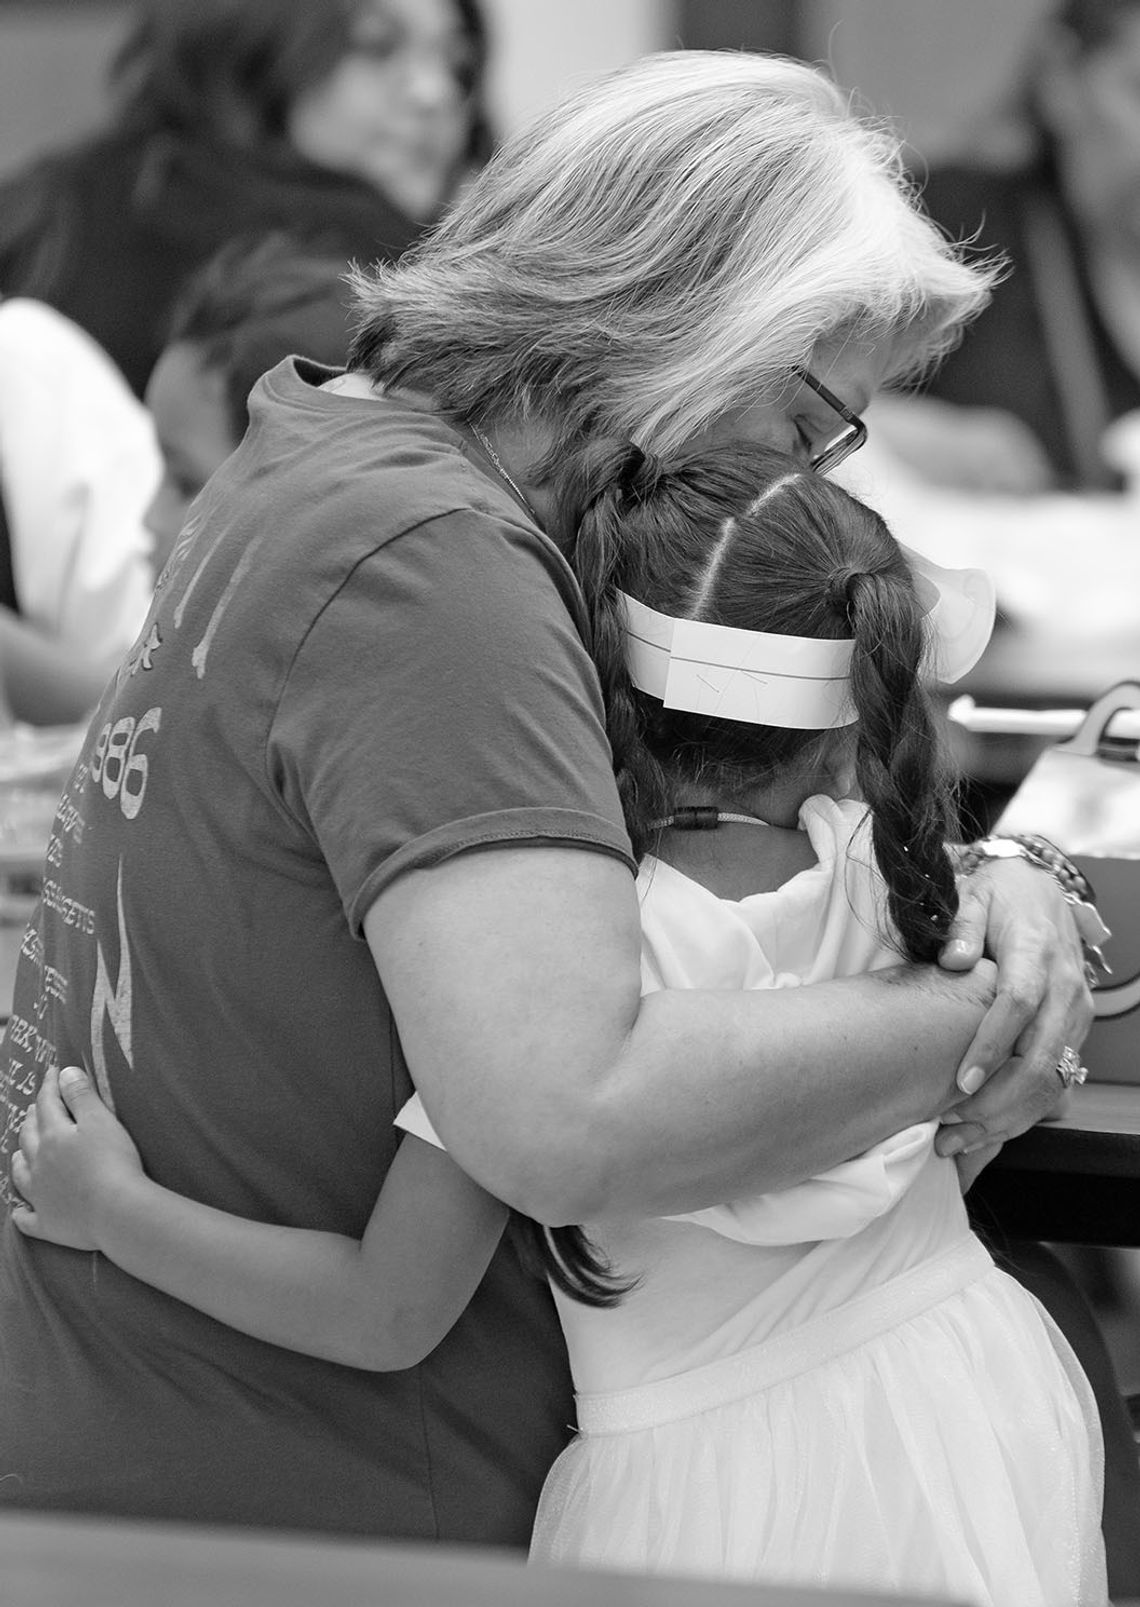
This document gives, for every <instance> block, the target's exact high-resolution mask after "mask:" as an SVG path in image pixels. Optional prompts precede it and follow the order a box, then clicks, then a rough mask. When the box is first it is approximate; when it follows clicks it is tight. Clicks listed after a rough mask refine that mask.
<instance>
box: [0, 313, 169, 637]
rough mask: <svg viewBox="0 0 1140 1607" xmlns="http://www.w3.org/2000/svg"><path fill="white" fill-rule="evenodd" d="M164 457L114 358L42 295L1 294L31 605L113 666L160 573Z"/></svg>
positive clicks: (53, 629) (11, 470) (0, 426)
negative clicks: (155, 506)
mask: <svg viewBox="0 0 1140 1607" xmlns="http://www.w3.org/2000/svg"><path fill="white" fill-rule="evenodd" d="M160 473H161V464H160V459H159V455H158V447H157V444H156V442H155V440H154V431H153V429H152V426H151V423H150V417H149V415H148V413H147V411H146V409H145V408H144V407H143V405H142V403H141V402H139V401H138V400H137V399H136V397H135V396H134V395H133V394H132V392H131V390H130V388H129V387H128V385H127V383H126V381H125V380H124V379H123V377H122V376H121V375H120V373H119V371H118V369H117V368H116V367H115V365H114V364H113V363H112V362H111V360H110V358H109V357H108V356H107V355H106V353H105V352H104V351H103V349H102V347H101V346H99V345H97V344H96V342H95V341H93V340H92V339H91V337H90V336H89V335H87V334H86V333H85V332H84V331H83V330H82V329H80V328H79V327H78V326H77V325H75V324H73V323H72V322H71V321H70V320H69V319H67V318H64V317H62V316H61V315H60V314H59V313H57V312H56V311H55V310H54V309H53V308H51V307H48V306H45V305H44V304H42V303H41V302H37V301H28V300H25V299H23V298H21V297H14V298H13V299H12V300H10V301H3V302H0V484H2V485H3V488H4V503H5V508H6V510H7V516H8V528H9V535H10V540H11V547H12V572H13V576H14V579H15V586H16V595H17V597H18V598H19V604H20V613H21V615H22V616H23V617H24V618H25V619H26V620H28V621H29V622H30V623H32V624H34V625H36V626H38V627H39V628H40V629H41V630H42V631H44V633H45V634H46V635H48V636H50V637H54V638H55V639H57V640H58V641H60V642H63V643H66V644H67V645H69V646H71V647H74V648H76V649H78V650H79V651H81V652H83V653H85V654H86V655H88V657H89V658H90V660H91V661H92V662H93V663H98V664H103V663H105V664H106V665H107V666H108V668H110V667H111V666H112V665H113V664H114V663H115V662H116V661H117V660H118V659H119V658H120V657H121V655H122V654H123V653H124V652H125V651H126V650H127V648H128V647H129V646H130V645H131V643H132V642H133V641H134V638H135V636H136V634H137V632H138V629H139V627H140V625H141V624H142V621H143V619H144V617H145V615H146V611H147V608H148V606H149V602H150V596H151V591H152V588H153V584H154V577H153V574H152V571H151V563H150V553H151V539H150V536H149V535H148V534H147V532H146V530H145V528H144V526H143V514H144V512H145V510H146V507H147V505H148V503H149V502H150V499H151V497H152V496H153V494H154V489H155V487H156V486H157V484H158V480H159V475H160Z"/></svg>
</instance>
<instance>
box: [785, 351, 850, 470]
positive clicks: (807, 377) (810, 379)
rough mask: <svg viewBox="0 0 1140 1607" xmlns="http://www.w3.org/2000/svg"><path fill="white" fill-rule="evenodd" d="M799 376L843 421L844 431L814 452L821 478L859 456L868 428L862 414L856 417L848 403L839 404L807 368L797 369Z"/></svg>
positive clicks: (815, 464) (814, 465) (812, 463)
mask: <svg viewBox="0 0 1140 1607" xmlns="http://www.w3.org/2000/svg"><path fill="white" fill-rule="evenodd" d="M796 375H797V377H798V378H799V379H801V380H802V381H803V382H804V384H805V385H810V386H811V388H812V390H813V391H814V392H815V393H816V395H817V396H818V397H819V398H820V399H821V400H822V401H824V402H826V403H827V405H828V407H829V408H830V409H831V411H832V412H833V413H837V414H838V415H839V417H840V418H841V419H842V420H843V427H842V429H840V430H839V431H838V432H837V433H836V434H835V435H832V436H829V437H828V439H827V441H826V442H825V443H824V444H823V446H821V447H820V448H819V449H818V450H817V451H815V452H813V453H812V455H811V458H810V459H809V462H810V464H811V467H812V468H813V469H814V470H815V472H816V473H817V474H827V473H829V472H830V471H831V470H832V469H836V468H838V467H839V465H840V464H841V463H842V462H843V460H844V458H849V457H850V456H851V454H852V452H858V450H859V448H860V447H861V446H862V445H863V443H864V441H865V440H866V439H867V426H866V425H865V424H864V422H863V420H862V419H861V418H860V417H859V415H858V413H853V412H852V411H851V409H850V408H849V407H848V406H847V405H846V403H844V402H841V401H840V400H839V398H838V396H836V394H835V392H834V391H829V390H828V388H827V386H826V385H824V384H822V383H821V382H820V381H819V380H818V379H816V378H815V376H814V374H809V373H808V371H807V369H806V368H797V369H796Z"/></svg>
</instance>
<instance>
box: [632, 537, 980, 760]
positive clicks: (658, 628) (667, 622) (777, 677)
mask: <svg viewBox="0 0 1140 1607" xmlns="http://www.w3.org/2000/svg"><path fill="white" fill-rule="evenodd" d="M903 551H904V552H905V553H906V558H907V561H908V562H909V563H910V565H911V568H912V569H913V571H914V573H915V578H916V580H917V582H918V592H919V596H920V598H921V600H922V602H923V603H924V605H925V612H926V617H927V620H928V623H929V628H930V638H931V654H930V659H931V663H930V669H931V673H932V676H933V678H934V679H937V680H940V681H957V680H959V679H960V678H961V677H962V676H963V675H965V674H966V672H967V670H969V669H972V668H973V666H974V665H975V664H976V663H977V661H978V659H979V658H980V657H981V655H982V652H983V651H984V649H985V646H986V643H987V642H988V641H989V639H990V633H991V631H992V630H993V621H994V611H995V599H994V588H993V583H992V582H991V580H990V578H989V576H988V575H986V574H985V573H984V571H982V570H980V569H943V568H941V567H940V566H939V565H938V564H934V563H931V562H930V560H929V559H927V558H923V557H922V556H921V555H920V554H919V553H915V552H911V551H910V550H909V549H907V548H904V549H903ZM618 596H619V598H620V599H621V603H622V606H623V608H624V611H625V628H626V663H627V665H628V667H629V674H630V679H631V680H632V681H633V684H634V686H636V687H638V688H640V690H641V691H642V692H647V693H648V694H649V696H650V697H654V698H657V700H658V701H659V702H661V703H663V704H664V705H665V707H666V708H667V709H683V710H685V711H687V712H688V713H690V714H706V715H711V716H715V717H716V718H718V719H722V720H743V721H745V722H747V723H748V724H750V725H776V726H785V727H788V728H790V729H792V730H797V731H830V730H833V729H835V728H836V727H838V726H844V725H853V724H854V723H855V721H856V720H857V719H858V715H857V714H856V712H855V706H854V704H853V702H852V700H851V679H850V671H851V655H852V652H853V650H854V647H855V643H854V642H853V641H852V640H850V639H846V640H843V641H833V640H821V639H820V638H818V637H815V636H776V635H772V634H771V633H769V632H767V631H744V630H736V629H734V628H733V627H731V626H728V625H710V624H707V623H705V621H703V620H695V619H673V618H671V617H670V616H669V615H668V614H659V613H658V612H657V610H656V609H653V608H649V607H647V606H646V605H645V604H644V603H640V602H638V601H637V599H636V598H634V597H629V596H627V595H626V593H625V592H619V593H618Z"/></svg>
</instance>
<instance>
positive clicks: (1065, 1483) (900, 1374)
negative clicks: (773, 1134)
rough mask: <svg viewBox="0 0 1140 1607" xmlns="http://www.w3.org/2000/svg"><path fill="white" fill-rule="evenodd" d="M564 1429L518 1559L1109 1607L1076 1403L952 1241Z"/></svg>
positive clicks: (1050, 1339)
mask: <svg viewBox="0 0 1140 1607" xmlns="http://www.w3.org/2000/svg"><path fill="white" fill-rule="evenodd" d="M578 1411H579V1428H580V1433H579V1436H578V1438H577V1439H575V1441H574V1442H573V1443H572V1444H571V1445H570V1446H569V1447H568V1448H567V1450H566V1451H565V1452H564V1453H563V1454H562V1456H561V1457H560V1458H559V1459H558V1461H557V1462H556V1463H555V1464H554V1467H553V1469H552V1470H551V1473H550V1476H549V1478H548V1479H547V1482H546V1486H545V1488H544V1490H543V1493H542V1499H541V1502H540V1505H539V1511H538V1517H537V1520H536V1525H535V1531H534V1539H533V1544H532V1549H531V1560H532V1561H534V1562H540V1563H541V1562H548V1563H557V1564H580V1565H586V1566H593V1567H600V1568H608V1569H635V1570H638V1571H651V1572H663V1573H674V1574H691V1575H710V1576H716V1577H720V1578H730V1579H746V1580H757V1581H766V1582H776V1581H781V1582H789V1583H799V1584H812V1585H822V1586H841V1585H842V1586H848V1587H850V1588H860V1587H861V1588H863V1589H869V1590H891V1589H894V1590H898V1591H900V1592H911V1593H915V1594H922V1593H924V1592H926V1593H930V1594H934V1595H941V1596H944V1597H948V1598H950V1599H951V1600H954V1601H960V1602H968V1603H971V1604H976V1607H1103V1604H1105V1603H1106V1602H1107V1594H1106V1585H1105V1569H1104V1547H1103V1542H1102V1539H1101V1531H1100V1514H1101V1495H1102V1480H1103V1453H1102V1446H1101V1438H1100V1425H1099V1420H1098V1417H1097V1412H1096V1405H1095V1402H1094V1400H1093V1396H1092V1392H1091V1389H1090V1388H1089V1385H1088V1382H1087V1380H1086V1379H1085V1377H1084V1374H1083V1373H1082V1371H1081V1369H1080V1367H1079V1365H1078V1364H1077V1361H1076V1359H1075V1357H1074V1356H1073V1354H1072V1352H1071V1351H1070V1349H1069V1347H1068V1345H1067V1343H1066V1341H1065V1339H1064V1338H1063V1337H1062V1335H1061V1334H1060V1333H1059V1331H1058V1330H1057V1329H1056V1327H1055V1326H1054V1324H1053V1323H1052V1322H1051V1320H1050V1319H1049V1317H1048V1316H1047V1314H1046V1313H1045V1312H1044V1311H1043V1310H1042V1309H1041V1307H1040V1306H1039V1305H1038V1304H1037V1302H1036V1301H1034V1300H1033V1298H1032V1296H1030V1295H1029V1294H1027V1293H1026V1291H1025V1290H1024V1289H1022V1288H1021V1286H1020V1285H1019V1284H1017V1283H1016V1282H1014V1280H1013V1279H1011V1278H1009V1277H1007V1276H1006V1275H1005V1274H1004V1273H1002V1272H1000V1271H998V1270H997V1269H996V1268H995V1267H994V1265H993V1263H992V1261H991V1259H990V1257H989V1256H988V1254H987V1253H986V1251H985V1250H984V1249H983V1247H982V1246H981V1245H980V1244H979V1243H978V1241H977V1240H976V1239H975V1238H973V1236H972V1235H970V1236H967V1237H966V1238H964V1239H963V1240H962V1241H961V1242H960V1243H959V1244H956V1245H955V1246H953V1247H952V1248H951V1249H950V1250H948V1251H945V1252H943V1253H942V1254H941V1255H939V1256H937V1257H936V1258H934V1259H933V1260H931V1261H928V1262H925V1263H923V1264H922V1265H921V1266H920V1267H918V1268H916V1269H914V1271H912V1272H909V1273H907V1274H905V1275H904V1276H902V1277H899V1278H895V1279H893V1280H891V1282H889V1283H887V1284H885V1285H882V1286H881V1287H879V1288H877V1289H874V1290H872V1291H870V1292H869V1293H868V1294H866V1295H863V1296H860V1297H859V1298H858V1299H857V1300H855V1301H852V1302H850V1303H848V1304H847V1305H845V1306H843V1307H842V1308H840V1309H839V1310H837V1311H835V1312H833V1313H828V1314H826V1315H824V1316H822V1317H818V1318H815V1319H813V1320H812V1321H811V1322H809V1323H807V1324H805V1325H803V1326H801V1327H799V1328H797V1329H794V1330H792V1331H790V1332H787V1333H784V1334H781V1335H780V1336H778V1337H777V1338H776V1339H774V1340H772V1341H770V1342H768V1343H766V1344H763V1345H760V1346H758V1347H756V1348H755V1349H753V1350H750V1351H747V1352H745V1353H744V1354H743V1355H738V1356H733V1357H729V1358H727V1359H725V1360H724V1361H719V1362H714V1363H713V1364H711V1365H710V1366H707V1367H702V1368H698V1369H696V1370H694V1371H692V1372H689V1373H686V1374H683V1375H680V1376H678V1377H674V1378H669V1379H665V1380H663V1381H661V1382H658V1383H651V1384H646V1385H643V1386H641V1387H639V1388H635V1389H630V1390H625V1391H622V1392H620V1393H617V1394H610V1395H590V1396H579V1398H578Z"/></svg>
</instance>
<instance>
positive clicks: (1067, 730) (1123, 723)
mask: <svg viewBox="0 0 1140 1607" xmlns="http://www.w3.org/2000/svg"><path fill="white" fill-rule="evenodd" d="M946 713H947V715H948V717H949V718H950V719H951V720H953V722H954V724H955V725H960V726H962V728H963V729H964V730H966V731H976V732H979V733H981V734H983V735H990V734H993V735H997V736H1027V737H1030V736H1031V737H1057V738H1061V737H1071V736H1072V735H1073V733H1074V731H1079V730H1080V726H1081V721H1082V720H1083V719H1084V718H1085V716H1086V714H1087V713H1088V710H1087V709H988V708H980V707H979V706H978V704H976V703H975V702H974V700H973V698H972V697H969V696H966V695H963V696H962V697H956V698H955V699H954V701H953V703H951V705H950V707H949V708H948V709H947V711H946ZM1112 735H1113V736H1114V737H1115V736H1119V737H1127V738H1128V739H1129V740H1130V741H1133V740H1135V741H1138V742H1140V713H1125V714H1118V715H1117V716H1116V718H1115V719H1114V720H1113V722H1112Z"/></svg>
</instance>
